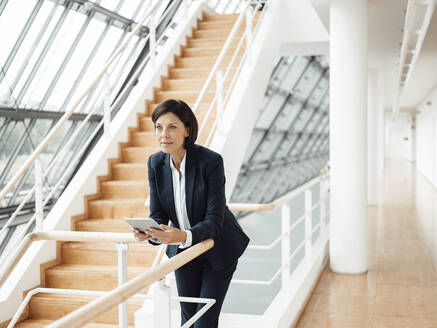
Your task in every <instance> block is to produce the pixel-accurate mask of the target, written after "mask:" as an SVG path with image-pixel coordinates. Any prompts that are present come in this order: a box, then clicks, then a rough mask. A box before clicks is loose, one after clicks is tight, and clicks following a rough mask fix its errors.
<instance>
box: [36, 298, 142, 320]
mask: <svg viewBox="0 0 437 328" xmlns="http://www.w3.org/2000/svg"><path fill="white" fill-rule="evenodd" d="M96 298H97V296H87V295H67V294H51V293H41V294H37V295H35V296H33V297H32V298H31V299H30V302H29V314H30V317H31V318H32V319H46V320H57V319H59V318H62V317H64V316H65V315H67V314H69V313H70V312H73V311H74V310H77V309H78V308H80V307H82V306H84V305H87V304H88V303H89V302H91V301H93V300H95V299H96ZM127 303H128V323H129V325H134V315H135V312H136V311H138V310H139V309H140V308H141V306H142V305H143V301H142V300H138V299H130V300H129V301H128V302H127ZM93 321H94V322H97V323H106V324H117V323H118V307H114V308H112V309H111V310H109V311H108V312H106V313H105V314H103V315H101V316H100V317H98V318H96V319H94V320H93ZM117 326H118V325H117ZM96 328H97V326H96Z"/></svg>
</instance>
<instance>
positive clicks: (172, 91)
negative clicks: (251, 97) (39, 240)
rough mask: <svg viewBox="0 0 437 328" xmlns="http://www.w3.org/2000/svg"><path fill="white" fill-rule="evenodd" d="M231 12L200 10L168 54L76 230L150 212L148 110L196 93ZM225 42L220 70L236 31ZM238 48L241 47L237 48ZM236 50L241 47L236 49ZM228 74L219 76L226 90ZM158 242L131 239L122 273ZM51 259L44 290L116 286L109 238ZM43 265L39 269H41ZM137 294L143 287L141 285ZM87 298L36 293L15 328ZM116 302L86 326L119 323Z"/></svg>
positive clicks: (112, 228)
mask: <svg viewBox="0 0 437 328" xmlns="http://www.w3.org/2000/svg"><path fill="white" fill-rule="evenodd" d="M237 17H238V16H237V15H205V14H204V15H203V19H202V20H199V21H198V27H197V29H195V30H193V34H192V37H189V38H187V46H186V47H185V46H182V47H181V56H175V65H174V66H172V67H169V74H168V76H166V77H165V76H163V77H161V80H162V84H161V88H159V89H155V90H154V99H153V100H148V101H146V108H147V109H146V111H145V114H141V115H139V116H138V125H137V127H135V128H129V141H128V142H127V143H120V144H119V157H118V158H117V159H108V161H109V163H110V168H111V169H110V172H108V175H107V176H104V177H99V178H98V193H97V194H95V195H89V196H87V197H86V198H85V204H86V205H85V208H86V209H85V213H84V214H83V215H81V216H80V218H79V220H78V219H74V218H73V220H72V229H75V230H76V231H102V232H130V229H129V226H128V225H127V224H126V223H125V222H124V220H123V218H125V217H147V216H148V214H149V212H148V209H147V208H145V206H144V202H145V200H146V198H147V196H148V194H149V187H148V183H147V164H146V163H147V159H148V157H149V156H150V155H151V154H153V153H155V152H157V151H159V150H160V148H159V145H158V144H157V142H156V140H155V137H154V126H153V123H152V121H151V117H150V116H151V113H152V111H153V110H154V108H155V107H156V106H157V104H159V103H160V102H162V101H164V100H166V99H169V98H175V99H181V100H183V101H185V102H186V103H188V104H189V105H190V106H193V105H194V102H195V100H196V98H197V96H198V95H199V92H200V90H201V88H202V86H203V85H204V83H205V81H206V79H207V77H208V74H209V72H210V70H211V68H212V66H213V64H214V63H215V60H216V59H217V56H218V54H219V53H220V51H221V49H222V47H223V45H224V43H225V41H226V38H227V37H228V35H229V33H230V31H231V29H232V26H233V24H234V22H235V20H236V19H237ZM243 32H244V24H243V27H242V28H241V29H240V30H239V31H238V34H237V37H236V41H234V42H233V43H232V45H231V49H230V50H229V56H228V55H227V56H225V59H224V61H223V65H222V69H223V70H224V69H225V66H227V64H228V63H229V61H230V58H231V56H232V54H233V52H234V51H235V48H236V46H237V43H238V39H239V37H240V36H241V35H242V33H243ZM243 50H244V49H242V51H243ZM241 55H242V52H241ZM240 60H241V56H239V57H238V58H237V59H236V61H235V63H234V67H233V68H232V70H231V74H230V75H231V77H232V75H233V74H234V73H235V71H236V67H237V65H238V63H239V61H240ZM229 85H230V78H229V79H227V80H226V81H225V86H224V89H225V92H226V90H227V88H228V87H229ZM214 94H215V83H213V85H212V86H211V88H210V91H209V92H207V94H206V95H205V97H204V99H203V100H202V102H201V104H200V107H199V109H198V111H197V112H196V116H197V118H198V121H199V126H200V124H201V123H202V122H203V120H204V119H205V115H206V111H207V109H208V106H209V104H210V102H211V101H212V99H213V97H214ZM214 121H215V111H214V112H213V113H212V114H211V116H210V117H209V119H208V121H207V122H206V126H205V129H204V132H203V134H202V135H200V136H199V137H198V141H197V143H199V144H204V143H205V141H206V138H207V135H208V134H209V132H210V131H211V128H212V126H213V124H214ZM156 253H157V248H155V247H154V246H151V245H148V244H144V243H138V244H129V250H128V255H127V262H128V279H132V278H133V277H135V276H137V275H138V274H140V273H142V272H144V271H146V270H147V269H148V268H149V267H150V266H151V264H152V263H153V260H154V258H155V256H156ZM57 263H58V264H57V265H55V266H51V267H49V268H46V269H45V274H44V273H43V278H42V281H41V286H43V287H51V288H66V289H82V290H100V291H108V290H111V289H113V288H115V287H116V286H117V285H118V273H117V250H116V245H114V244H111V243H90V242H67V243H62V244H60V245H59V252H58V259H57ZM42 270H43V269H42ZM142 292H143V293H145V292H147V290H144V291H142ZM94 298H95V297H94V296H78V295H62V294H37V295H35V296H33V297H32V299H31V300H30V302H29V306H28V318H27V319H26V320H24V321H22V322H21V323H19V324H17V325H16V327H44V326H46V325H48V324H49V323H51V322H53V321H54V320H57V319H58V318H61V317H62V316H64V315H66V314H68V313H70V312H71V311H73V310H75V309H77V308H79V307H81V306H83V305H85V304H87V303H88V302H90V301H91V300H93V299H94ZM141 305H142V301H139V300H130V301H129V302H128V311H129V313H128V320H129V325H132V326H133V325H134V312H135V311H137V310H138V309H139V308H140V307H141ZM117 323H118V314H117V307H115V308H114V309H112V310H111V311H110V312H108V313H106V314H104V315H102V316H101V317H99V318H97V319H96V320H95V322H94V323H90V324H88V325H86V327H118V324H117Z"/></svg>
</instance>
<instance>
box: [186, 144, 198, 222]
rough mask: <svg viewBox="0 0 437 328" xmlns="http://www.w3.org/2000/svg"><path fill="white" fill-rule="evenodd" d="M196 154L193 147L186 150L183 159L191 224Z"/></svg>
mask: <svg viewBox="0 0 437 328" xmlns="http://www.w3.org/2000/svg"><path fill="white" fill-rule="evenodd" d="M196 161H197V158H196V154H195V150H194V148H191V149H189V150H187V158H186V159H185V200H186V205H187V214H188V219H189V220H190V223H191V224H193V222H192V219H193V197H194V181H195V180H196Z"/></svg>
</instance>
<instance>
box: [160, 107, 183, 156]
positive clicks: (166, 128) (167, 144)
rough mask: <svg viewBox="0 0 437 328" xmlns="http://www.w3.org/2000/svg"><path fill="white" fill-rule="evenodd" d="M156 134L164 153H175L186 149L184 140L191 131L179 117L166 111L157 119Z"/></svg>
mask: <svg viewBox="0 0 437 328" xmlns="http://www.w3.org/2000/svg"><path fill="white" fill-rule="evenodd" d="M155 135H156V137H157V138H158V142H159V145H160V146H161V150H162V151H163V152H164V153H170V154H172V153H174V154H175V153H178V152H180V151H182V150H184V141H185V138H186V137H188V136H189V132H188V128H186V127H185V125H184V123H183V122H182V121H181V120H180V119H179V117H177V116H176V115H175V114H173V113H166V114H164V115H161V116H160V117H159V118H158V119H157V120H156V122H155Z"/></svg>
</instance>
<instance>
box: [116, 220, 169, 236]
mask: <svg viewBox="0 0 437 328" xmlns="http://www.w3.org/2000/svg"><path fill="white" fill-rule="evenodd" d="M124 220H125V221H126V222H127V223H129V225H130V226H131V227H132V228H135V229H137V230H139V231H141V232H142V233H146V230H147V229H158V230H164V229H163V228H162V227H161V226H160V225H159V224H158V223H157V222H156V221H155V220H153V219H152V218H125V219H124Z"/></svg>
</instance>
